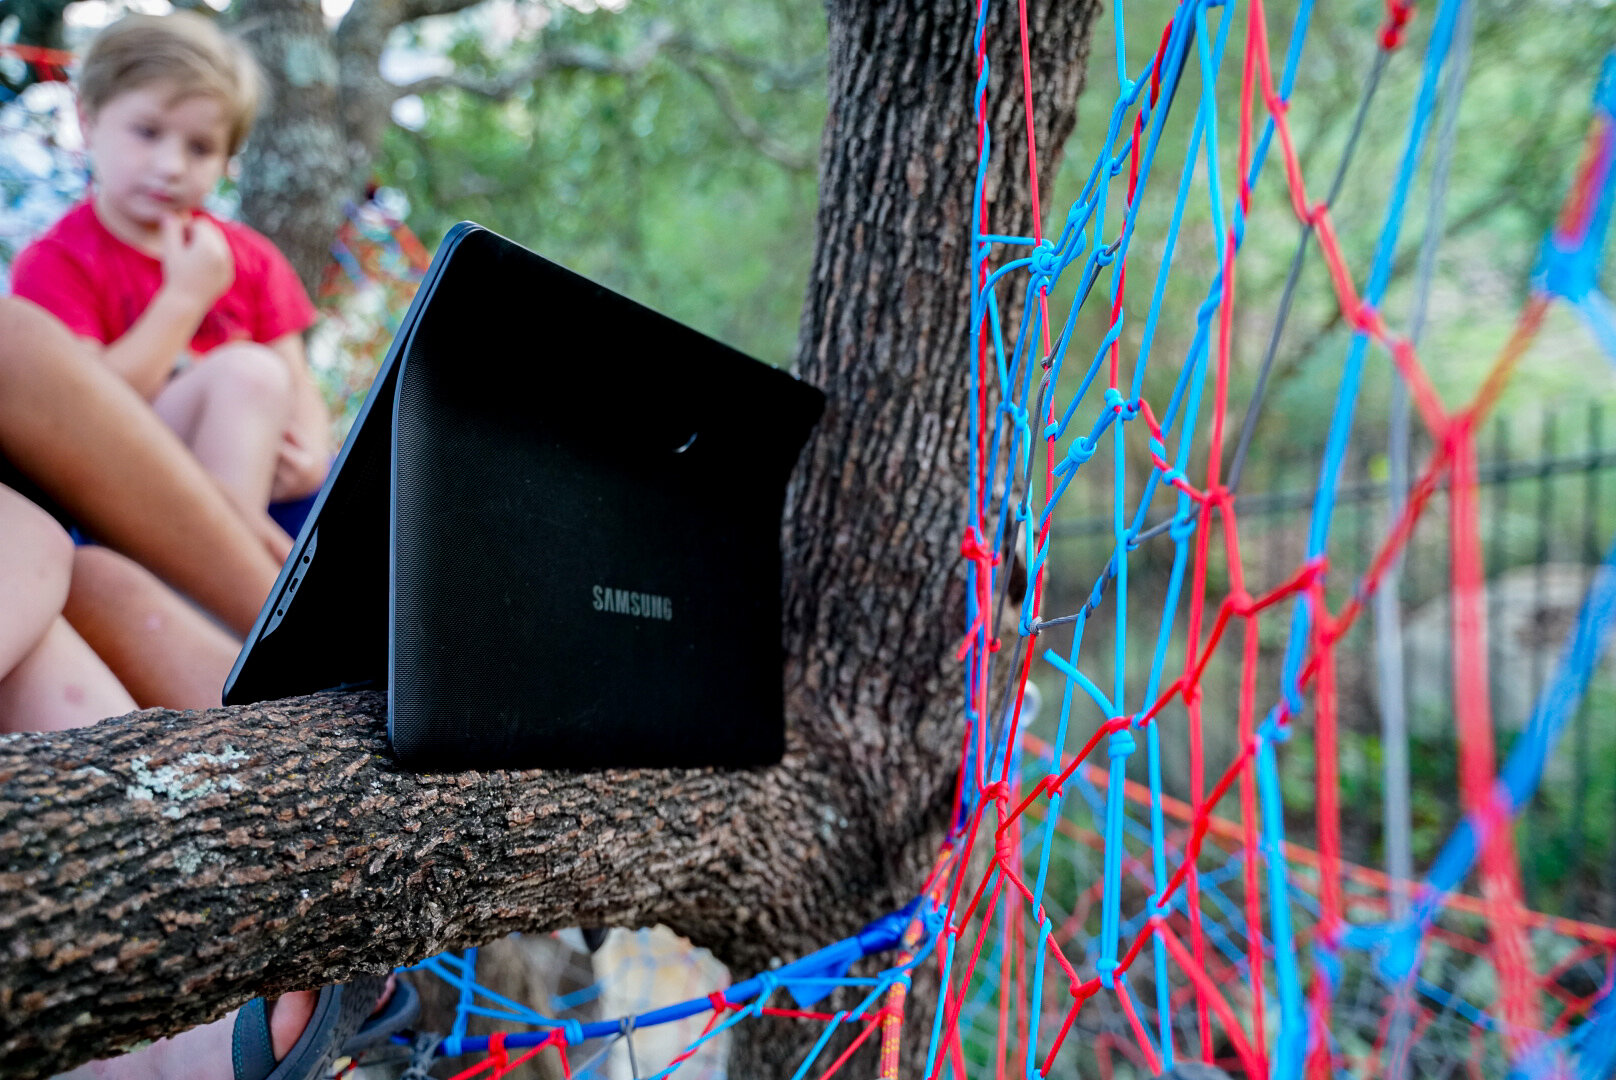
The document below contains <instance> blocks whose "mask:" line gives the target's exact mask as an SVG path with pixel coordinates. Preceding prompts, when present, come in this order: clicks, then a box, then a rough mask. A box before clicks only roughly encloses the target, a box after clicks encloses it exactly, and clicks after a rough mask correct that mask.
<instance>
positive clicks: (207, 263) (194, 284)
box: [162, 214, 236, 311]
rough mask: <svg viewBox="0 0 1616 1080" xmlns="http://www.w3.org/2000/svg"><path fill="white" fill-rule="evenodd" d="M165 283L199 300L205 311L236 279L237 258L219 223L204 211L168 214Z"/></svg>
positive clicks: (165, 222)
mask: <svg viewBox="0 0 1616 1080" xmlns="http://www.w3.org/2000/svg"><path fill="white" fill-rule="evenodd" d="M162 230H163V236H162V241H163V284H164V285H166V286H167V287H169V288H170V289H173V290H175V291H176V292H178V293H180V294H181V295H183V296H186V297H188V298H190V299H191V300H193V301H195V302H196V303H197V304H198V305H199V306H200V307H201V308H202V310H203V311H206V310H207V309H208V308H211V307H212V306H213V303H214V301H216V300H218V299H219V297H221V296H223V295H224V294H225V290H226V289H228V288H230V285H231V283H232V282H234V281H235V280H236V260H235V257H234V256H233V255H231V254H230V244H229V242H228V241H226V240H225V238H224V233H223V232H222V231H220V229H219V227H218V226H217V225H215V224H214V223H213V222H211V221H209V220H208V219H207V218H205V217H202V216H200V215H198V216H196V217H191V218H184V217H181V216H180V215H179V214H165V215H164V216H163V223H162Z"/></svg>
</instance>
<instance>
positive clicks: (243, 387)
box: [202, 342, 292, 407]
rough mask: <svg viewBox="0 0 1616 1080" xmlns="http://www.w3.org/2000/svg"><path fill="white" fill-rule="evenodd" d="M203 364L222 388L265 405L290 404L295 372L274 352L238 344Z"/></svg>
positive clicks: (223, 347)
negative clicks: (293, 373)
mask: <svg viewBox="0 0 1616 1080" xmlns="http://www.w3.org/2000/svg"><path fill="white" fill-rule="evenodd" d="M202 362H203V363H205V364H206V365H207V366H208V369H209V370H210V372H211V373H212V374H213V376H214V381H215V383H216V384H217V385H219V386H220V387H221V388H227V389H228V390H229V391H230V392H232V393H237V394H240V395H242V396H243V397H247V398H250V399H251V400H253V401H255V402H261V403H262V404H264V405H265V406H272V405H273V406H286V407H289V406H290V404H291V400H292V371H291V369H290V368H289V367H288V366H287V364H286V361H285V360H284V359H282V358H281V356H280V354H278V353H276V352H275V351H274V350H273V349H270V348H267V347H265V346H263V345H257V344H253V343H252V342H235V343H232V344H229V345H221V346H219V347H218V348H217V349H214V350H213V351H212V352H210V353H208V355H207V357H206V358H205V359H204V360H203V361H202Z"/></svg>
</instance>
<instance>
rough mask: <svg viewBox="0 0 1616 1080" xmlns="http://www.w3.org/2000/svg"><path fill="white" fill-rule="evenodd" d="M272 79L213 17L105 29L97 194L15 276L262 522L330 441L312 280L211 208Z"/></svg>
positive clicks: (311, 471)
mask: <svg viewBox="0 0 1616 1080" xmlns="http://www.w3.org/2000/svg"><path fill="white" fill-rule="evenodd" d="M258 86H259V82H258V72H257V69H256V68H255V67H254V65H253V62H252V60H251V58H250V57H249V56H248V54H247V52H246V50H245V49H244V48H243V47H242V46H241V45H240V44H239V43H238V42H235V41H232V40H231V39H230V38H228V37H226V36H225V35H224V34H223V33H222V32H221V31H219V29H218V28H217V27H215V26H214V25H213V24H212V23H211V22H209V21H208V20H207V19H205V18H203V17H201V16H199V15H195V14H192V13H189V12H177V13H175V14H173V15H167V16H160V17H159V16H143V15H131V16H128V17H126V18H124V19H122V20H120V21H119V22H117V23H115V24H114V25H112V26H110V27H108V28H107V29H106V30H104V31H102V33H101V34H100V35H98V36H97V38H96V39H95V41H94V42H93V43H92V44H91V46H90V49H89V52H88V54H87V55H86V56H85V59H84V65H83V70H82V71H81V73H80V76H79V120H80V124H81V126H82V127H83V131H84V140H85V146H86V150H87V151H88V154H89V158H90V163H91V168H92V172H93V174H94V183H93V186H92V189H91V193H90V195H89V197H88V198H86V199H85V200H84V201H83V202H82V203H80V204H79V205H78V206H76V207H74V208H73V209H72V210H70V211H69V212H68V213H67V214H66V215H65V216H63V218H62V219H61V220H60V221H58V222H57V223H56V224H55V225H54V226H53V227H52V228H51V229H50V231H49V232H47V233H46V234H45V235H44V236H42V237H41V238H40V239H39V240H37V241H35V242H34V243H33V244H31V245H30V246H29V247H28V248H26V249H25V250H24V251H23V252H22V254H21V255H19V256H18V258H17V261H16V264H15V266H14V268H13V275H12V277H13V290H14V291H15V293H16V294H17V295H18V296H21V297H24V298H26V299H28V300H32V301H33V302H34V303H36V304H39V305H40V306H41V307H43V308H45V309H46V310H47V311H49V312H51V313H52V314H53V315H55V316H56V317H57V318H58V319H60V320H61V321H62V322H63V323H64V324H65V325H66V326H67V327H68V329H70V330H72V331H73V332H74V333H76V334H78V335H79V336H80V338H81V339H83V341H84V342H85V345H86V347H87V348H88V349H90V350H91V351H92V352H93V354H94V355H95V356H96V357H97V358H98V359H99V361H100V362H102V363H104V364H106V365H107V366H108V367H110V368H111V369H112V370H113V371H115V372H117V373H118V374H119V375H121V376H122V377H123V378H124V379H125V380H127V381H128V382H129V384H130V385H131V386H133V387H134V388H135V389H136V390H137V391H138V392H139V393H140V394H141V395H142V396H143V397H145V398H146V399H147V400H148V401H149V402H151V404H152V407H153V408H154V409H155V410H156V411H157V414H158V415H159V416H160V417H162V419H163V421H164V422H165V423H166V424H167V425H168V426H169V427H170V428H172V429H173V430H174V431H175V432H176V433H177V434H178V435H179V436H180V438H181V439H182V440H183V441H184V442H185V444H186V445H187V446H189V447H190V448H191V450H192V452H193V453H195V454H196V456H197V458H198V459H199V460H200V461H201V462H202V464H203V466H204V468H206V469H207V471H208V472H209V473H211V474H212V475H213V477H214V478H215V479H216V480H217V481H218V483H219V485H220V487H222V488H223V489H224V491H225V493H226V494H227V495H228V496H229V497H230V499H231V501H232V502H233V503H235V505H236V506H237V508H238V510H240V511H241V512H242V513H243V514H244V515H245V516H246V517H247V518H248V520H249V521H252V522H254V524H255V526H261V523H262V522H263V519H264V508H265V507H266V506H267V505H268V504H269V503H270V501H272V500H274V501H281V500H289V499H297V498H301V497H303V496H306V495H309V494H311V493H312V492H313V491H315V490H316V489H317V488H318V487H319V485H320V483H321V481H322V480H323V478H324V475H325V468H326V462H327V461H328V459H329V456H330V446H329V434H328V428H329V418H328V416H327V413H326V409H325V405H324V402H323V401H321V399H320V396H319V392H318V390H317V389H316V387H315V386H314V383H313V380H312V378H311V376H310V374H309V370H308V365H307V362H306V360H305V357H304V354H303V342H302V338H301V334H302V331H304V330H305V329H307V328H308V326H309V324H310V323H311V322H313V320H314V307H313V305H312V304H311V303H310V302H309V298H308V295H307V293H305V292H304V290H303V287H302V284H301V283H300V282H299V281H298V279H297V275H296V274H295V273H294V272H293V270H292V268H291V265H290V264H289V263H288V262H287V261H286V259H285V257H284V256H282V255H281V253H280V252H279V251H277V250H276V248H275V246H274V245H273V244H272V243H270V241H269V240H268V239H266V238H265V237H263V236H262V235H260V234H259V233H256V232H254V231H253V230H252V229H250V228H248V227H246V226H245V225H241V224H237V223H233V222H226V221H220V220H218V219H216V218H214V217H213V216H211V215H210V214H208V213H207V212H206V211H204V210H202V208H201V205H202V201H203V199H204V198H206V197H207V196H208V195H209V194H210V193H211V192H212V191H213V189H214V188H215V187H216V186H217V185H218V183H219V180H220V179H221V178H222V177H223V176H224V171H225V167H226V165H227V164H228V163H229V161H230V159H231V157H232V156H233V155H234V154H235V153H236V151H237V150H238V149H239V148H240V146H241V144H242V142H243V140H244V139H245V138H246V136H247V131H248V129H249V127H250V126H251V123H252V120H253V115H254V113H255V111H256V108H257V104H258ZM282 535H284V534H282ZM286 547H287V548H288V549H289V547H290V540H289V538H288V539H287V540H286ZM282 554H284V552H282Z"/></svg>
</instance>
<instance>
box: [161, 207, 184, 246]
mask: <svg viewBox="0 0 1616 1080" xmlns="http://www.w3.org/2000/svg"><path fill="white" fill-rule="evenodd" d="M157 225H158V229H159V230H160V232H159V235H160V238H161V240H162V242H163V247H165V248H177V247H184V246H185V226H184V225H183V224H182V223H181V222H180V216H179V215H178V214H164V215H163V216H162V217H161V218H159V219H158V223H157Z"/></svg>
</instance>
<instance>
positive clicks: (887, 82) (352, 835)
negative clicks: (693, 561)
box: [0, 0, 1096, 1077]
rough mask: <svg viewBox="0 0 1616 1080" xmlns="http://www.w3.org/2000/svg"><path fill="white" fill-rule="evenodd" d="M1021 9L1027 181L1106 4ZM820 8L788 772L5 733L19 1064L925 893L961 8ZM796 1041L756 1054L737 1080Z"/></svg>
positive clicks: (9, 934)
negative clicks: (456, 760) (304, 1001)
mask: <svg viewBox="0 0 1616 1080" xmlns="http://www.w3.org/2000/svg"><path fill="white" fill-rule="evenodd" d="M255 2H258V3H265V4H268V3H277V4H296V3H298V2H299V0H255ZM361 2H364V0H361ZM1029 7H1030V8H1031V10H1030V12H1029V16H1030V21H1031V34H1030V37H1031V42H1032V48H1033V57H1032V70H1033V86H1034V116H1035V118H1036V122H1037V129H1038V133H1039V139H1040V146H1041V147H1042V150H1043V154H1044V155H1045V156H1044V158H1043V163H1044V166H1045V170H1046V174H1047V173H1049V172H1051V171H1052V169H1053V161H1052V159H1053V158H1054V157H1055V156H1056V154H1057V152H1058V149H1059V147H1060V146H1061V144H1062V143H1063V142H1064V141H1065V139H1066V137H1067V135H1068V134H1069V133H1070V131H1071V129H1072V124H1073V120H1074V116H1075V112H1074V107H1073V102H1074V100H1075V98H1076V95H1077V91H1078V89H1079V85H1080V81H1081V76H1082V72H1083V67H1084V55H1085V52H1086V41H1087V32H1088V27H1089V24H1090V21H1091V17H1092V15H1093V13H1094V11H1095V9H1096V5H1095V4H1094V3H1093V2H1092V0H1088V2H1083V3H1063V2H1060V0H1037V2H1035V3H1033V4H1030V5H1029ZM288 11H291V14H289V15H288V16H287V24H288V25H289V26H290V25H291V24H293V23H295V22H296V21H297V18H299V17H301V16H299V15H298V13H297V12H296V11H295V10H292V9H290V8H289V9H288ZM829 16H830V20H831V32H830V47H831V55H830V84H831V85H830V116H829V120H828V122H827V126H826V132H825V138H824V144H823V149H822V195H821V207H820V211H819V239H818V247H817V252H816V257H815V266H814V271H813V275H812V279H811V284H810V287H809V294H808V298H807V308H806V313H805V315H804V319H803V324H802V336H801V355H800V369H801V373H802V374H803V375H804V376H805V377H806V378H808V379H810V380H811V381H813V382H815V383H817V384H819V385H820V386H822V387H823V388H824V389H825V390H826V391H827V394H828V396H829V399H830V404H829V408H828V410H827V412H826V415H825V418H824V420H823V422H822V423H821V425H820V427H819V428H818V430H817V431H816V433H815V435H814V437H813V439H812V441H811V442H810V444H809V447H808V449H807V450H806V451H805V453H804V457H803V460H802V462H801V465H800V467H799V470H798V474H797V477H796V479H795V481H794V486H793V495H792V497H791V499H790V502H789V508H788V513H787V527H786V532H785V549H786V556H787V558H786V566H787V571H786V572H787V581H786V628H785V633H786V647H787V661H786V670H785V678H786V686H787V708H788V732H789V733H788V739H787V753H786V759H785V761H784V763H783V764H781V765H780V766H778V767H776V768H771V769H763V770H755V771H739V772H715V771H706V770H695V771H679V772H653V771H636V772H610V773H593V774H568V773H559V772H542V771H533V772H520V773H515V772H513V773H464V774H458V775H429V776H418V775H413V774H409V773H405V772H402V771H400V770H399V769H398V768H396V767H395V766H394V765H393V763H392V761H391V759H390V758H389V757H388V755H387V752H386V744H385V736H384V730H383V725H382V723H381V721H380V719H379V717H380V715H381V702H380V701H379V699H377V698H375V697H373V696H365V695H344V696H336V695H333V696H325V697H318V698H310V699H301V700H294V701H286V702H279V703H276V704H274V705H271V706H264V707H256V708H240V709H229V710H215V711H211V712H206V713H197V714H179V713H171V712H164V711H147V712H141V713H134V714H131V715H129V716H126V717H122V718H119V719H116V720H109V721H106V722H104V723H102V724H100V725H97V726H96V727H93V728H90V729H86V730H82V731H77V732H69V733H62V734H53V735H27V736H10V737H6V738H3V739H0V950H3V953H4V955H5V957H6V960H5V961H4V962H3V966H0V1062H3V1066H4V1067H3V1071H4V1072H5V1074H6V1075H8V1076H14V1077H35V1076H44V1075H49V1074H50V1073H52V1072H54V1071H58V1070H61V1069H64V1068H66V1067H68V1066H70V1065H72V1064H75V1063H77V1062H80V1061H83V1060H87V1059H90V1058H93V1057H97V1056H104V1055H106V1054H108V1053H110V1052H113V1051H114V1050H116V1049H118V1048H120V1047H124V1046H127V1045H129V1044H130V1043H131V1042H133V1041H135V1040H138V1039H141V1038H148V1037H152V1036H156V1035H161V1034H165V1033H168V1032H172V1031H175V1030H178V1029H181V1028H184V1027H187V1026H190V1025H192V1024H195V1023H199V1022H202V1021H205V1020H208V1019H211V1018H213V1017H216V1016H219V1015H221V1014H223V1013H224V1012H226V1011H227V1010H229V1009H231V1008H233V1007H235V1006H236V1005H238V1004H240V1003H241V1002H242V1001H243V1000H245V999H246V998H248V997H251V996H253V995H257V994H273V993H277V992H280V991H284V990H287V989H292V988H295V987H303V986H310V985H318V984H321V983H324V982H329V981H332V980H336V979H342V978H345V977H347V976H349V975H352V974H353V973H354V972H356V971H360V970H371V971H376V970H381V969H384V968H387V967H389V966H392V965H395V964H399V963H403V962H408V961H413V960H416V959H418V958H420V957H423V956H426V955H429V954H431V953H434V952H437V951H440V950H442V949H444V948H448V947H451V946H460V945H468V944H474V943H480V942H485V941H488V940H491V939H492V938H495V937H497V936H500V935H502V934H504V933H506V932H508V931H511V930H517V929H521V930H533V931H537V930H544V929H547V928H552V927H558V926H564V925H577V924H579V923H583V924H585V925H644V924H649V923H654V922H662V923H665V924H667V925H668V926H670V927H672V928H674V929H675V930H677V931H679V932H680V933H682V934H685V935H687V936H689V937H690V938H691V939H692V940H694V941H696V942H697V943H699V944H702V945H706V946H708V947H710V948H712V949H713V950H714V952H715V954H717V955H718V956H719V957H720V958H721V959H723V960H724V961H725V962H726V963H728V964H730V965H731V966H732V968H734V969H736V970H741V971H745V970H756V969H761V968H765V967H767V966H769V964H770V962H771V961H772V960H773V959H775V958H777V957H779V958H787V957H790V956H793V955H796V954H799V953H801V952H804V951H807V950H809V949H812V948H814V947H817V946H818V945H820V944H823V943H824V942H826V941H828V940H830V939H833V938H835V937H839V936H841V935H844V934H847V933H850V932H852V931H854V930H856V929H857V928H858V927H859V926H860V925H862V924H863V923H864V922H866V921H867V920H868V919H870V918H872V917H874V916H876V915H879V914H882V913H884V912H886V911H889V910H892V909H893V908H895V907H897V906H898V905H901V904H902V903H904V902H906V901H907V900H908V899H909V898H910V897H911V896H912V895H913V893H914V890H915V889H916V888H917V887H918V884H919V881H920V877H921V875H922V874H923V872H924V870H925V868H926V867H927V865H928V863H929V860H930V858H931V857H932V855H933V854H934V852H935V851H936V848H937V846H938V843H939V840H940V838H941V835H942V830H943V827H944V824H945V820H946V815H947V808H948V800H949V798H950V796H951V794H952V787H951V785H952V782H953V765H954V763H955V755H956V754H957V752H958V738H959V736H958V731H959V727H958V725H959V720H958V710H959V692H958V683H957V678H958V675H957V669H956V667H955V664H954V662H953V660H952V653H953V646H954V645H955V643H956V641H957V638H958V634H959V632H960V629H961V626H962V621H961V617H960V615H961V611H962V603H963V601H962V595H961V593H962V590H961V588H960V573H959V565H960V559H959V554H958V548H959V542H960V536H961V530H962V523H963V515H962V509H961V508H962V506H963V503H964V498H965V490H964V476H965V448H964V441H963V440H964V433H965V430H966V401H967V387H966V377H965V371H966V367H965V357H966V347H967V314H968V313H967V310H966V304H967V252H968V232H969V221H970V215H969V200H970V191H971V187H972V179H973V177H974V174H975V153H974V144H975V135H974V131H975V119H974V116H973V113H972V108H971V88H972V86H973V85H974V84H975V81H976V71H975V61H974V58H973V56H972V53H971V48H970V39H971V27H972V24H973V12H972V11H971V9H970V7H969V6H968V5H966V4H964V3H961V2H959V0H953V2H951V3H948V4H939V3H935V2H933V0H881V2H865V3H856V2H852V0H833V2H832V3H831V4H830V6H829ZM990 22H991V25H990V27H989V30H988V40H989V51H990V53H991V55H992V57H993V71H994V78H993V90H992V97H991V100H993V101H994V102H996V103H997V104H996V106H995V107H996V109H997V113H998V114H997V115H996V116H995V118H994V120H993V123H994V126H995V129H996V130H997V131H1000V132H1008V131H1019V130H1020V124H1021V123H1022V115H1023V114H1022V110H1021V105H1020V94H1019V82H1020V67H1019V61H1018V60H1017V59H1016V41H1017V32H1016V18H1015V8H1014V6H1013V5H1007V4H1004V3H999V4H997V5H996V10H995V13H994V15H993V17H992V18H991V20H990ZM271 32H272V31H271V30H269V29H263V30H257V31H254V33H261V34H266V35H267V34H270V33H271ZM273 32H274V33H279V31H273ZM295 39H296V34H295V32H293V31H290V30H289V31H288V32H287V34H286V36H285V40H286V42H287V44H286V45H284V46H280V47H281V48H283V49H285V50H286V51H287V53H288V55H290V53H291V51H292V50H293V49H294V45H293V44H292V42H294V40H295ZM312 92H313V91H311V93H312ZM320 92H321V93H323V91H320ZM997 153H998V157H997V160H998V162H999V165H998V166H997V167H996V168H995V170H994V172H993V174H992V175H991V176H990V178H989V187H988V192H989V197H990V199H991V200H992V201H993V204H994V210H993V224H994V226H995V227H996V228H998V229H1003V230H1021V231H1026V230H1028V229H1029V228H1030V220H1029V213H1028V208H1027V199H1026V192H1027V184H1026V161H1025V148H1024V146H1022V145H1021V144H1020V140H1018V139H1006V138H1003V137H1001V139H1000V142H999V144H998V151H997ZM322 167H325V166H324V165H322ZM912 1037H914V1038H916V1039H919V1038H923V1035H920V1034H919V1033H915V1034H913V1035H912ZM787 1042H788V1041H774V1042H772V1043H767V1044H766V1045H764V1044H760V1043H759V1041H757V1040H751V1041H750V1042H743V1044H742V1045H741V1046H740V1047H739V1048H738V1052H739V1053H740V1054H741V1055H742V1057H743V1061H746V1062H749V1063H751V1064H748V1065H742V1066H740V1067H739V1068H738V1069H737V1070H736V1072H735V1074H736V1075H747V1076H764V1075H774V1073H775V1072H777V1071H778V1070H777V1069H774V1068H772V1067H771V1066H770V1065H769V1063H770V1062H771V1061H775V1060H777V1055H778V1053H779V1052H780V1050H781V1048H782V1047H784V1046H786V1045H787ZM771 1047H773V1049H771Z"/></svg>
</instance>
